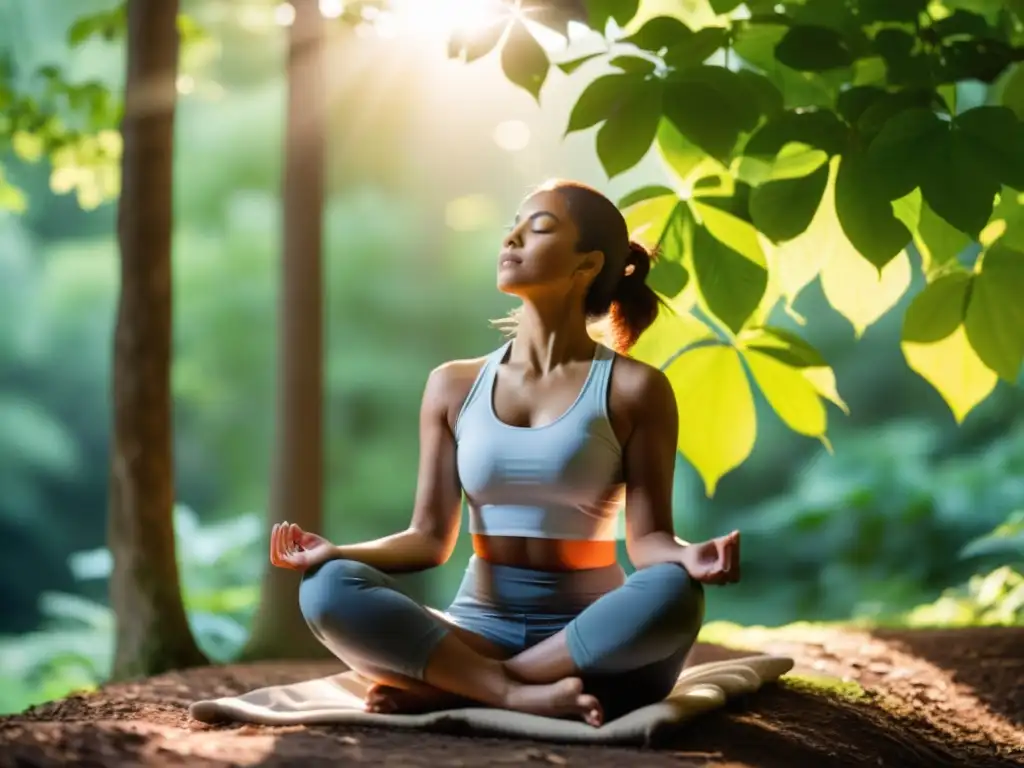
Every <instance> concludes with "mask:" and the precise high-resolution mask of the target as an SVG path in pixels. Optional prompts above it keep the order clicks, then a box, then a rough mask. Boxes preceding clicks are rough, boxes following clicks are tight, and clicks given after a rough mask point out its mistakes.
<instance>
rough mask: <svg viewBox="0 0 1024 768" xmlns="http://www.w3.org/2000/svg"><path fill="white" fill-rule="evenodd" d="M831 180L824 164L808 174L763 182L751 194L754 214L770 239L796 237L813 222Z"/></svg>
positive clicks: (777, 239)
mask: <svg viewBox="0 0 1024 768" xmlns="http://www.w3.org/2000/svg"><path fill="white" fill-rule="evenodd" d="M827 183H828V166H826V165H823V166H822V167H820V168H818V170H816V171H813V172H812V173H810V174H808V175H807V176H803V177H800V178H795V179H780V180H776V181H769V182H767V183H765V184H762V185H760V186H758V187H756V188H754V189H753V190H752V191H751V193H750V216H751V218H752V219H753V221H754V224H755V225H756V226H757V228H758V230H760V231H761V232H763V233H764V234H765V236H766V237H768V238H769V239H770V240H772V241H774V242H777V243H778V242H784V241H786V240H792V239H793V238H795V237H797V236H798V235H800V234H801V233H802V232H805V231H806V230H807V228H808V227H809V226H810V225H811V221H813V219H814V214H815V213H816V212H817V210H818V206H819V205H820V203H821V196H822V194H823V193H824V191H825V185H826V184H827Z"/></svg>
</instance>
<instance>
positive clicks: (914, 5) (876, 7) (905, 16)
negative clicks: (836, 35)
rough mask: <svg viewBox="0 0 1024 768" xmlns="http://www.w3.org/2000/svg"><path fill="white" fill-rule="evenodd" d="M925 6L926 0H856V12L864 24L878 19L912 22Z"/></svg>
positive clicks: (926, 4)
mask: <svg viewBox="0 0 1024 768" xmlns="http://www.w3.org/2000/svg"><path fill="white" fill-rule="evenodd" d="M927 6H928V0H858V2H857V12H858V17H859V18H860V20H861V22H862V23H865V24H868V23H875V22H879V21H891V22H904V23H909V24H913V23H914V22H916V21H917V19H918V17H919V16H920V15H921V14H922V13H924V10H925V8H927Z"/></svg>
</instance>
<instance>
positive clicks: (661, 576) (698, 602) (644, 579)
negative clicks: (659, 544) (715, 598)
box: [633, 563, 704, 637]
mask: <svg viewBox="0 0 1024 768" xmlns="http://www.w3.org/2000/svg"><path fill="white" fill-rule="evenodd" d="M633 577H634V578H636V579H637V580H638V581H639V582H640V585H641V586H642V588H643V592H644V594H646V595H649V596H650V597H651V598H653V599H655V600H656V601H657V606H658V612H659V613H660V614H661V617H662V619H663V620H662V621H659V622H656V623H658V624H660V625H661V627H663V628H664V629H665V630H668V631H670V632H674V633H678V634H679V635H680V636H685V637H692V636H695V635H696V634H697V632H698V631H699V630H700V627H701V624H702V623H703V622H704V585H703V584H701V583H700V582H699V581H697V580H696V579H694V578H693V577H692V576H690V574H689V572H688V571H687V570H686V568H684V567H683V566H682V565H679V564H677V563H658V564H657V565H652V566H650V567H648V568H645V569H644V570H642V571H637V572H636V573H635V574H633Z"/></svg>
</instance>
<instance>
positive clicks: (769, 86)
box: [736, 69, 785, 118]
mask: <svg viewBox="0 0 1024 768" xmlns="http://www.w3.org/2000/svg"><path fill="white" fill-rule="evenodd" d="M736 76H737V77H738V78H739V80H740V82H741V83H743V85H745V86H746V89H747V93H748V94H750V97H751V98H752V99H753V101H754V104H755V105H756V106H757V111H758V112H759V113H760V114H762V115H764V116H765V117H767V118H771V117H775V116H776V115H778V114H780V113H781V112H782V110H783V108H784V106H785V103H784V100H783V98H782V93H781V91H779V89H778V87H777V86H776V85H775V83H773V82H772V81H771V80H769V79H768V78H767V77H765V76H764V75H761V74H758V73H757V72H754V71H752V70H749V69H741V70H740V71H738V72H737V73H736Z"/></svg>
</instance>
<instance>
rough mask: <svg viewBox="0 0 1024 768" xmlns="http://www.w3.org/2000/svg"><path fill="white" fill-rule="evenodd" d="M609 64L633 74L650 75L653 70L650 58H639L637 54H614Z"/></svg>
mask: <svg viewBox="0 0 1024 768" xmlns="http://www.w3.org/2000/svg"><path fill="white" fill-rule="evenodd" d="M608 63H609V64H610V65H611V66H613V67H617V68H618V69H621V70H622V71H623V72H629V73H630V74H635V75H650V74H652V73H653V72H654V70H655V64H654V62H653V61H651V60H650V59H641V58H640V57H639V56H616V57H615V58H614V59H612V60H611V61H610V62H608Z"/></svg>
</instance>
